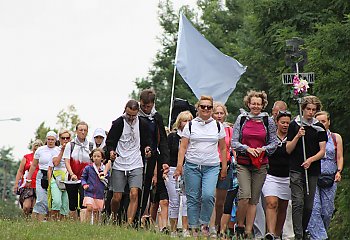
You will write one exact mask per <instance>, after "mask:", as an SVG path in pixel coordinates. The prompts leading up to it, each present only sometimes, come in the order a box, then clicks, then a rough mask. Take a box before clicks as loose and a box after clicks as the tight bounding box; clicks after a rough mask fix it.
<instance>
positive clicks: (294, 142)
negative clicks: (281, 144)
mask: <svg viewBox="0 0 350 240" xmlns="http://www.w3.org/2000/svg"><path fill="white" fill-rule="evenodd" d="M304 135H305V129H304V128H303V127H301V128H299V131H298V133H297V135H295V137H294V138H293V140H292V141H287V144H286V151H287V153H288V154H291V153H292V152H293V151H294V149H295V147H296V145H297V143H298V141H299V139H300V138H301V137H302V136H304Z"/></svg>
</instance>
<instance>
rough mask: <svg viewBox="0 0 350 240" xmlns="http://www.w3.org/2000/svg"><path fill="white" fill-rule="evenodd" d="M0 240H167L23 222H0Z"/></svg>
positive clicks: (64, 223) (97, 228) (152, 235)
mask: <svg viewBox="0 0 350 240" xmlns="http://www.w3.org/2000/svg"><path fill="white" fill-rule="evenodd" d="M0 229H1V234H0V236H1V237H0V239H11V240H13V239H15V240H17V239H18V240H22V239H25V240H30V239H33V240H41V239H43V240H44V239H45V240H48V239H50V240H51V239H57V240H61V239H93V240H95V239H96V240H98V239H103V240H109V239H113V240H115V239H118V240H122V239H145V240H148V239H149V240H151V239H152V240H156V239H168V238H169V237H168V236H166V235H163V234H159V233H157V234H156V233H152V232H150V231H144V230H139V231H136V230H133V229H126V228H122V227H117V226H111V225H108V226H105V225H88V224H82V223H77V222H70V221H61V222H33V221H31V220H30V221H25V220H0Z"/></svg>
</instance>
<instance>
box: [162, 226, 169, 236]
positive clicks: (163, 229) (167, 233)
mask: <svg viewBox="0 0 350 240" xmlns="http://www.w3.org/2000/svg"><path fill="white" fill-rule="evenodd" d="M159 232H160V233H163V234H166V235H169V232H170V231H169V229H168V228H167V227H163V228H162V229H161V230H160V231H159Z"/></svg>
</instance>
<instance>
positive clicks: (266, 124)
mask: <svg viewBox="0 0 350 240" xmlns="http://www.w3.org/2000/svg"><path fill="white" fill-rule="evenodd" d="M263 122H264V125H265V128H266V144H267V142H268V141H269V139H270V136H269V116H264V117H263Z"/></svg>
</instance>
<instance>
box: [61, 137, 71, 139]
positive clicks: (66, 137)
mask: <svg viewBox="0 0 350 240" xmlns="http://www.w3.org/2000/svg"><path fill="white" fill-rule="evenodd" d="M61 139H62V140H69V139H70V137H61Z"/></svg>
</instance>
